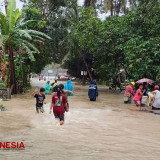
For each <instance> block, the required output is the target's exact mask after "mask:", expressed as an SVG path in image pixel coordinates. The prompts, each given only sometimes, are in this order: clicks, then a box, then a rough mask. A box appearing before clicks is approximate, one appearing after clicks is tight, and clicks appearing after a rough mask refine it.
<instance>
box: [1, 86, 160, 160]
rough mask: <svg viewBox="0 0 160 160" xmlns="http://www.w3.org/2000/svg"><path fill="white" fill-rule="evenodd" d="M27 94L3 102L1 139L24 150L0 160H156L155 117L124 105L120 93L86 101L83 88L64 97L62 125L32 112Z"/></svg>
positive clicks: (158, 130) (159, 124) (159, 150)
mask: <svg viewBox="0 0 160 160" xmlns="http://www.w3.org/2000/svg"><path fill="white" fill-rule="evenodd" d="M30 94H31V93H27V94H25V95H20V96H17V97H15V98H14V99H12V101H7V102H2V103H3V104H4V105H5V106H6V107H7V111H5V112H0V140H1V141H2V142H5V141H8V142H12V141H18V142H21V141H23V142H24V145H25V150H9V151H7V150H0V160H10V159H12V160H14V159H16V160H34V159H35V160H36V159H37V160H106V159H108V160H135V159H136V160H152V159H153V160H155V159H157V160H158V159H160V158H159V157H160V116H159V115H155V114H152V113H148V112H142V111H139V109H138V108H136V107H135V106H134V105H124V104H123V96H122V94H117V93H112V92H109V91H107V90H104V89H102V88H100V97H99V98H98V100H97V102H90V101H89V100H88V97H87V87H81V86H76V89H75V96H74V97H72V98H69V102H70V112H69V113H66V117H65V125H64V126H59V123H58V122H57V121H56V120H55V119H54V116H53V115H50V114H48V113H49V107H50V100H51V96H47V102H48V103H47V104H46V105H45V106H44V108H45V113H44V114H37V113H36V112H35V99H34V98H32V97H31V96H30Z"/></svg>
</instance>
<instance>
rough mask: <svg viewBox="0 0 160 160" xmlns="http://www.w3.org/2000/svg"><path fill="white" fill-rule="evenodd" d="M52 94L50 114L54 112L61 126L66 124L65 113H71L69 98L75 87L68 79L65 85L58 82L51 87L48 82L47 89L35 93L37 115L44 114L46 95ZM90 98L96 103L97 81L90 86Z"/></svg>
mask: <svg viewBox="0 0 160 160" xmlns="http://www.w3.org/2000/svg"><path fill="white" fill-rule="evenodd" d="M50 91H51V92H52V101H51V106H50V111H49V113H50V114H51V113H52V112H53V114H54V116H55V118H56V119H59V122H60V125H63V124H64V115H65V112H68V111H69V103H68V96H73V92H72V91H73V85H72V82H71V80H70V79H68V81H67V83H66V84H65V85H63V84H59V85H58V83H57V80H56V81H55V82H54V83H52V84H51V85H50V82H49V81H48V82H47V83H46V85H45V88H41V89H40V91H35V92H34V93H33V96H34V97H35V98H36V111H37V113H40V112H41V113H43V112H44V109H43V104H45V103H46V102H45V99H46V96H45V95H46V94H50ZM88 96H89V99H90V101H96V98H97V97H98V88H97V84H96V81H95V80H94V81H92V83H91V85H90V86H89V90H88Z"/></svg>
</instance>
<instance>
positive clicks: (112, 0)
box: [110, 0, 113, 16]
mask: <svg viewBox="0 0 160 160" xmlns="http://www.w3.org/2000/svg"><path fill="white" fill-rule="evenodd" d="M110 1H111V16H113V0H110Z"/></svg>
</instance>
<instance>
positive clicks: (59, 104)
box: [52, 94, 67, 114]
mask: <svg viewBox="0 0 160 160" xmlns="http://www.w3.org/2000/svg"><path fill="white" fill-rule="evenodd" d="M52 103H53V104H54V107H53V112H54V113H56V114H64V112H65V110H64V107H65V104H66V103H67V100H66V96H65V95H64V94H61V96H60V99H59V98H58V96H57V94H54V95H53V97H52Z"/></svg>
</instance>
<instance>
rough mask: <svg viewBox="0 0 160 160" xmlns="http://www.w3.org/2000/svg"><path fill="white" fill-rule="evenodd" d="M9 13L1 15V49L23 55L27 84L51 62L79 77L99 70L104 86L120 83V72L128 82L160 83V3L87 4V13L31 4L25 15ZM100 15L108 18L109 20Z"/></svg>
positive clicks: (72, 6)
mask: <svg viewBox="0 0 160 160" xmlns="http://www.w3.org/2000/svg"><path fill="white" fill-rule="evenodd" d="M9 1H10V2H13V1H11V0H9ZM21 1H23V2H25V0H21ZM127 4H129V5H127ZM9 7H10V10H11V12H12V13H13V14H10V13H11V12H8V16H7V17H5V15H3V14H0V19H1V20H0V22H1V26H0V27H1V33H2V35H1V38H0V44H1V48H2V49H3V50H4V51H5V53H6V52H7V54H8V55H10V52H11V50H10V49H13V50H14V51H16V52H18V53H19V52H20V53H22V54H18V55H16V56H15V57H14V63H15V64H16V77H18V79H20V81H21V80H22V79H23V80H22V82H24V81H27V77H25V76H24V75H27V74H28V73H30V72H35V73H40V72H41V70H42V69H43V68H44V67H45V66H46V65H47V64H50V63H52V62H56V63H59V64H62V62H63V66H64V67H65V68H67V69H68V72H69V74H71V75H73V76H76V77H80V76H81V75H80V73H81V70H87V71H88V74H89V75H90V70H91V68H94V69H95V71H96V75H97V76H98V78H99V79H101V80H102V81H108V80H109V79H117V78H118V74H119V72H120V70H121V69H124V70H125V71H126V75H127V77H128V78H129V79H130V78H131V79H138V78H142V77H147V78H151V79H154V80H158V79H159V78H160V76H159V75H160V67H159V63H160V57H159V55H160V53H159V47H160V44H159V40H160V38H159V34H160V21H159V19H160V13H159V8H160V1H159V0H128V1H125V0H116V1H114V0H104V1H101V0H85V1H84V6H82V7H79V6H78V5H77V0H62V1H59V0H54V1H53V0H45V1H44V0H29V1H28V3H25V5H24V7H23V9H22V14H21V13H20V11H18V10H14V8H15V4H14V3H12V6H9ZM99 12H103V13H104V12H107V13H108V16H107V17H106V19H105V20H102V19H100V18H98V14H99ZM6 19H7V20H6ZM20 19H21V21H20ZM5 26H6V27H5ZM13 35H14V36H13ZM45 35H48V36H49V37H51V38H52V40H51V41H49V40H47V39H46V38H47V36H45ZM10 37H11V38H10ZM49 37H48V38H49ZM4 44H5V45H4ZM10 46H11V48H9V47H10ZM7 48H8V49H7ZM8 50H10V52H9V53H8ZM26 53H27V54H26ZM37 53H39V54H37ZM0 58H2V54H1V56H0ZM7 58H8V59H7ZM9 58H10V57H7V56H4V57H3V61H8V60H9ZM10 62H11V60H10ZM11 68H12V67H11ZM22 71H23V72H22ZM90 79H91V77H90Z"/></svg>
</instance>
